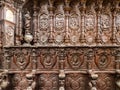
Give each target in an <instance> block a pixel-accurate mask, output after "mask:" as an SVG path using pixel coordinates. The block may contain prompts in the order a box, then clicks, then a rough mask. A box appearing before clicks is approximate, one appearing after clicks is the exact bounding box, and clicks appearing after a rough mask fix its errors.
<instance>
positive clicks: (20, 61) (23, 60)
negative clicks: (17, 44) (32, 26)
mask: <svg viewBox="0 0 120 90" xmlns="http://www.w3.org/2000/svg"><path fill="white" fill-rule="evenodd" d="M13 61H14V63H15V65H16V66H17V67H18V68H20V69H21V70H23V69H25V68H26V67H27V66H28V65H29V63H30V56H29V55H24V54H22V53H20V54H18V55H14V58H13Z"/></svg>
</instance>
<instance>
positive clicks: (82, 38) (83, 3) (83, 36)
mask: <svg viewBox="0 0 120 90" xmlns="http://www.w3.org/2000/svg"><path fill="white" fill-rule="evenodd" d="M81 4H82V7H81V8H80V11H81V38H80V41H81V43H83V44H85V35H84V30H85V25H84V22H85V21H84V20H85V11H86V0H82V1H81Z"/></svg>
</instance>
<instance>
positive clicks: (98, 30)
mask: <svg viewBox="0 0 120 90" xmlns="http://www.w3.org/2000/svg"><path fill="white" fill-rule="evenodd" d="M102 2H103V1H102V0H98V2H97V5H98V9H97V37H96V41H97V43H98V44H101V37H100V34H101V29H100V18H101V17H100V14H101V10H102Z"/></svg>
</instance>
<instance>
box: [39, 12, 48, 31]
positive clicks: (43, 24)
mask: <svg viewBox="0 0 120 90" xmlns="http://www.w3.org/2000/svg"><path fill="white" fill-rule="evenodd" d="M48 18H49V17H48V15H47V14H42V15H40V17H39V26H40V28H41V29H42V30H47V28H48V27H49V19H48Z"/></svg>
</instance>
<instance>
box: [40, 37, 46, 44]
mask: <svg viewBox="0 0 120 90" xmlns="http://www.w3.org/2000/svg"><path fill="white" fill-rule="evenodd" d="M40 40H41V42H42V43H45V42H46V41H47V40H48V36H47V35H42V36H41V38H40Z"/></svg>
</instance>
